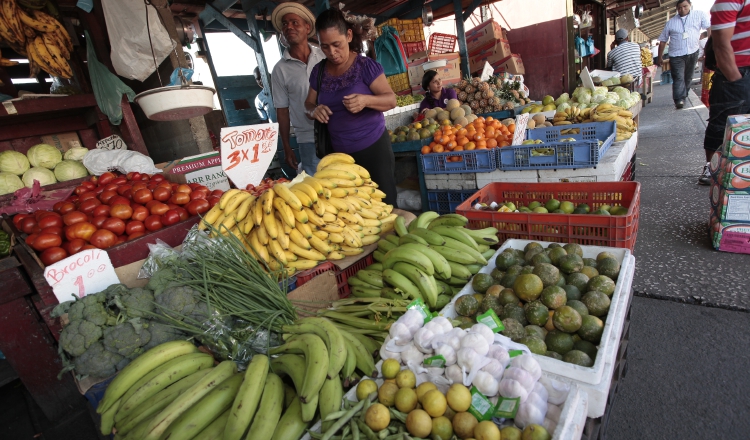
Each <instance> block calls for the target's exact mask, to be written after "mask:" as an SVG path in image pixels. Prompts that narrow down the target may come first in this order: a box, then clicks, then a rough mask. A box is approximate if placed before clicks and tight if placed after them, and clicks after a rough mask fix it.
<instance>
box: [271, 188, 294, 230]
mask: <svg viewBox="0 0 750 440" xmlns="http://www.w3.org/2000/svg"><path fill="white" fill-rule="evenodd" d="M273 207H274V208H276V212H278V213H279V216H280V217H281V219H282V220H284V223H286V224H287V225H289V227H292V228H293V227H294V222H295V217H294V212H293V211H292V208H291V207H290V206H289V205H287V203H286V202H285V201H284V199H283V198H282V197H281V196H279V197H274V198H273Z"/></svg>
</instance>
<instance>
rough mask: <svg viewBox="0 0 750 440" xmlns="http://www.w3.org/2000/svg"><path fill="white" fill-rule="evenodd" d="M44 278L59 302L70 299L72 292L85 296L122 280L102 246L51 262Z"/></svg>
mask: <svg viewBox="0 0 750 440" xmlns="http://www.w3.org/2000/svg"><path fill="white" fill-rule="evenodd" d="M44 278H45V279H46V280H47V283H48V284H49V285H50V286H51V287H52V291H53V292H55V296H56V297H57V300H58V301H60V302H63V301H70V300H71V299H72V297H71V295H75V296H77V297H79V298H83V297H84V296H86V295H89V294H92V293H97V292H101V291H102V290H104V289H106V288H107V287H109V286H110V285H112V284H117V283H119V282H120V279H119V278H117V274H116V273H115V268H114V267H113V266H112V262H111V261H110V260H109V254H107V251H105V250H101V249H89V250H86V251H81V252H79V253H77V254H75V255H71V256H70V257H68V258H65V259H64V260H60V261H58V262H57V263H55V264H50V265H49V266H47V267H46V268H45V269H44Z"/></svg>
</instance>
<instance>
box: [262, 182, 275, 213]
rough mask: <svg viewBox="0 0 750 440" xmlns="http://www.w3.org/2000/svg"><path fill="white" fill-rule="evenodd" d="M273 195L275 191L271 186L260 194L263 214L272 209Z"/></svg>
mask: <svg viewBox="0 0 750 440" xmlns="http://www.w3.org/2000/svg"><path fill="white" fill-rule="evenodd" d="M275 195H276V192H275V191H274V190H273V188H269V189H267V190H266V192H264V193H263V195H261V196H260V202H261V203H262V204H263V213H264V214H266V215H268V214H271V212H272V211H273V197H274V196H275Z"/></svg>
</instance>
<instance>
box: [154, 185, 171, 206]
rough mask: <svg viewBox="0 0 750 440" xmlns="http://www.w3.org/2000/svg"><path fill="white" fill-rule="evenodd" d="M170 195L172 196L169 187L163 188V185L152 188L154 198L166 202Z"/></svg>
mask: <svg viewBox="0 0 750 440" xmlns="http://www.w3.org/2000/svg"><path fill="white" fill-rule="evenodd" d="M170 197H172V190H171V189H168V188H164V187H163V186H157V187H156V189H154V200H158V201H160V202H166V201H167V200H169V198H170Z"/></svg>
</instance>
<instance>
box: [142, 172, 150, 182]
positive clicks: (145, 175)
mask: <svg viewBox="0 0 750 440" xmlns="http://www.w3.org/2000/svg"><path fill="white" fill-rule="evenodd" d="M150 178H151V175H149V174H146V173H143V174H141V182H148V179H150Z"/></svg>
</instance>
